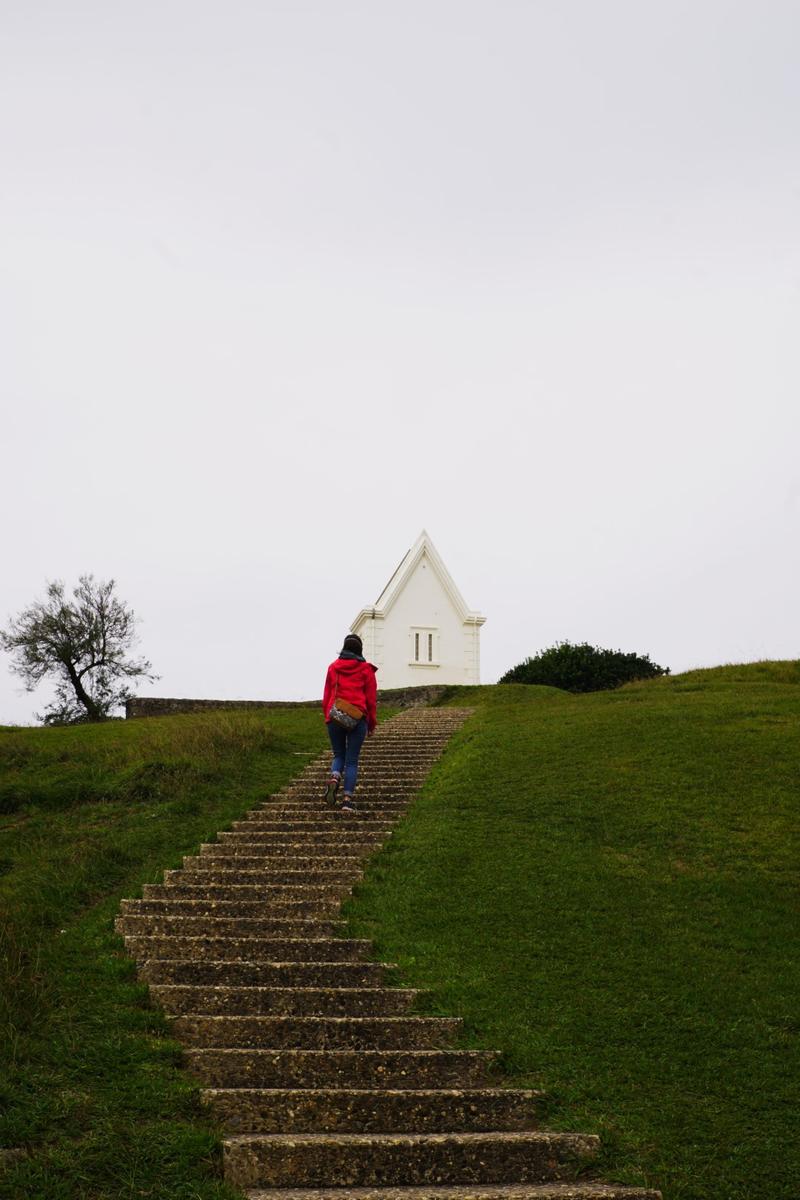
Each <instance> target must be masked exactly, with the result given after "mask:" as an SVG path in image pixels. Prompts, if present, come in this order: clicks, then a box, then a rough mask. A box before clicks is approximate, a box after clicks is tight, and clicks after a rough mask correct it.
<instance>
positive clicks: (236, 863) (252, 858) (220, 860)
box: [183, 843, 363, 871]
mask: <svg viewBox="0 0 800 1200" xmlns="http://www.w3.org/2000/svg"><path fill="white" fill-rule="evenodd" d="M362 858H363V855H358V854H346V853H345V852H344V850H343V851H342V853H341V854H325V853H323V852H315V851H314V850H313V848H312V850H309V849H308V848H307V847H306V848H305V850H304V851H301V852H300V853H299V854H290V853H289V852H287V853H285V854H284V853H280V854H277V855H275V854H273V853H272V851H271V850H270V848H269V847H267V848H266V849H265V850H263V851H259V850H258V848H257V847H256V850H255V852H254V851H253V848H252V843H251V845H250V847H249V848H247V847H245V848H244V850H242V849H241V848H240V847H237V846H218V845H215V844H213V843H208V844H206V845H201V846H200V853H199V854H187V855H185V856H184V859H183V865H184V868H185V869H186V870H187V871H195V870H197V871H201V870H202V871H205V870H208V869H212V868H213V869H215V870H216V869H219V870H223V871H230V870H241V871H282V870H284V869H285V868H286V867H291V869H292V870H294V871H349V870H350V869H351V868H353V867H354V868H355V869H356V870H361V868H362V866H363V863H362V861H361V860H362Z"/></svg>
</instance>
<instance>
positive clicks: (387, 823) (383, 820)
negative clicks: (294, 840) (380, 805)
mask: <svg viewBox="0 0 800 1200" xmlns="http://www.w3.org/2000/svg"><path fill="white" fill-rule="evenodd" d="M402 812H405V809H403V810H402ZM401 815H402V813H401V810H400V809H395V810H390V811H387V810H386V809H380V811H378V812H370V811H367V810H365V808H364V806H363V805H362V807H361V809H360V810H359V812H358V814H357V821H358V823H357V825H356V829H357V830H358V837H359V839H361V838H362V836H363V835H366V836H367V837H372V836H377V835H378V834H384V835H385V834H390V833H391V832H392V830H393V829H394V827H395V825H396V824H397V820H398V818H399V817H400V816H401ZM240 824H241V825H242V827H243V828H244V827H245V825H246V827H247V828H248V829H253V830H259V831H263V832H264V833H325V832H329V833H330V832H334V831H336V832H339V831H341V832H342V833H344V832H345V831H346V830H348V829H349V830H352V829H353V826H352V822H351V821H348V823H347V824H346V825H345V824H344V823H343V822H342V815H341V813H340V812H338V810H334V809H331V808H320V809H319V810H316V809H310V808H304V809H300V808H291V807H287V808H279V809H273V810H272V811H271V812H267V811H264V812H263V813H259V814H257V815H256V816H253V817H249V818H248V820H247V821H246V822H234V829H238V826H239V825H240Z"/></svg>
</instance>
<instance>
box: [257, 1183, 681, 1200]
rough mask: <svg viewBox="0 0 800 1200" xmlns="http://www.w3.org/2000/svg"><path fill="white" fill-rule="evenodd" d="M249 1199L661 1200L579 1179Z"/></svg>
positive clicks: (311, 1191)
mask: <svg viewBox="0 0 800 1200" xmlns="http://www.w3.org/2000/svg"><path fill="white" fill-rule="evenodd" d="M245 1195H246V1196H247V1200H662V1197H661V1192H658V1191H653V1190H651V1189H650V1188H638V1187H624V1186H623V1185H622V1184H619V1185H615V1184H603V1183H593V1182H591V1181H589V1182H584V1183H579V1182H577V1181H573V1182H571V1183H528V1184H506V1185H503V1184H495V1185H493V1186H492V1185H486V1186H481V1187H476V1186H475V1185H464V1186H463V1187H458V1186H456V1187H453V1186H449V1187H448V1186H445V1185H439V1186H438V1187H437V1186H436V1185H428V1186H426V1187H371V1188H336V1187H324V1188H270V1189H269V1190H267V1191H264V1190H262V1189H261V1188H256V1189H248V1190H247V1191H246V1192H245Z"/></svg>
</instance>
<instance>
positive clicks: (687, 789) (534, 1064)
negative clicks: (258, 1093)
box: [347, 663, 800, 1200]
mask: <svg viewBox="0 0 800 1200" xmlns="http://www.w3.org/2000/svg"><path fill="white" fill-rule="evenodd" d="M798 683H800V670H799V669H798V664H797V663H776V664H754V665H753V666H752V667H724V668H719V669H716V670H711V671H707V672H701V671H693V672H691V673H689V674H687V675H684V676H677V677H672V678H664V679H658V680H653V681H649V682H647V683H642V684H634V685H629V686H628V687H625V688H622V689H620V690H619V691H614V692H604V693H594V694H590V695H584V696H571V695H568V694H566V693H563V692H558V691H555V690H554V689H548V688H536V687H526V686H524V685H503V686H496V687H493V688H473V689H454V690H453V692H452V693H451V700H450V702H452V703H455V704H461V703H469V704H474V705H477V706H478V708H477V714H476V715H475V716H474V717H473V718H472V719H471V720H470V721H469V722H468V724H467V725H465V726H464V727H463V729H462V730H461V731H460V732H459V733H458V734H457V735H456V736H455V738H454V739H453V741H452V742H451V744H450V746H449V748H448V750H447V752H446V754H445V756H444V758H443V759H442V760H441V761H440V763H439V764H438V765H437V767H436V768H435V769H434V772H433V773H432V775H431V776H430V778H429V780H428V783H427V784H426V786H425V788H424V791H423V793H422V795H421V797H420V798H419V799H418V801H417V802H416V803H415V806H414V808H413V810H412V813H411V814H410V816H409V817H408V819H407V820H406V821H405V822H404V824H403V825H402V826H401V828H400V829H399V830H398V832H397V833H396V835H395V837H393V839H392V841H391V843H390V845H389V846H388V847H387V848H386V849H385V850H384V851H383V852H382V853H381V854H380V855H379V856H377V857H376V858H375V859H374V860H373V861H372V864H371V866H370V868H369V870H368V874H367V878H366V880H365V882H364V884H362V885H361V887H360V888H359V890H358V892H357V894H356V897H355V898H354V900H352V901H350V903H349V905H348V909H347V912H348V915H349V917H350V923H351V929H352V932H353V933H354V934H356V935H359V936H372V937H374V939H375V942H376V947H377V953H378V956H379V957H381V958H386V959H388V960H391V961H396V962H399V963H400V964H401V968H402V978H403V981H404V982H407V983H409V984H413V985H416V986H420V987H422V988H425V989H428V1000H427V1002H426V1008H427V1009H428V1011H431V1012H441V1013H447V1014H453V1015H459V1016H461V1017H463V1018H464V1021H465V1039H464V1044H465V1045H469V1046H476V1047H478V1046H480V1047H494V1048H498V1049H500V1051H501V1052H502V1056H503V1061H504V1066H505V1068H506V1070H507V1072H508V1080H509V1082H514V1083H520V1082H521V1083H523V1084H526V1085H531V1086H537V1087H543V1088H544V1089H546V1091H547V1092H548V1093H549V1095H550V1097H551V1101H550V1106H549V1111H548V1114H547V1120H548V1123H549V1124H550V1125H552V1126H554V1127H556V1128H563V1129H569V1128H577V1129H584V1130H587V1131H596V1132H599V1133H600V1134H601V1135H602V1138H603V1142H604V1150H603V1156H602V1159H601V1163H600V1172H601V1174H603V1176H604V1177H606V1178H608V1179H611V1180H615V1181H619V1182H626V1183H632V1184H633V1183H647V1184H649V1185H651V1186H657V1187H660V1188H662V1190H663V1192H664V1196H665V1198H666V1200H712V1198H713V1200H797V1196H798V1180H799V1179H800V1155H799V1154H798V1137H797V1113H798V1111H799V1110H800V1056H798V1031H799V1030H800V1012H799V1011H798V997H799V996H800V959H799V958H798V938H797V931H798V927H799V925H798V917H799V916H800V913H798V908H799V907H800V906H799V905H798V892H797V882H798V861H800V860H799V858H798V836H797V831H798V790H799V789H798V784H799V783H800V765H799V764H800V687H798Z"/></svg>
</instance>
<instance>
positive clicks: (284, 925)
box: [114, 913, 347, 938]
mask: <svg viewBox="0 0 800 1200" xmlns="http://www.w3.org/2000/svg"><path fill="white" fill-rule="evenodd" d="M114 928H115V929H116V931H117V933H121V934H123V935H127V934H132V935H134V934H149V935H151V936H152V935H155V934H167V935H169V936H175V935H177V936H180V937H238V938H242V937H261V938H265V937H279V938H320V937H336V936H339V935H341V934H344V933H345V932H346V930H347V922H346V921H325V920H313V921H294V920H286V919H281V918H279V917H222V916H218V915H217V914H213V915H205V916H195V917H186V916H182V915H179V914H176V913H127V914H126V915H125V916H124V917H117V919H116V921H115V922H114Z"/></svg>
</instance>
